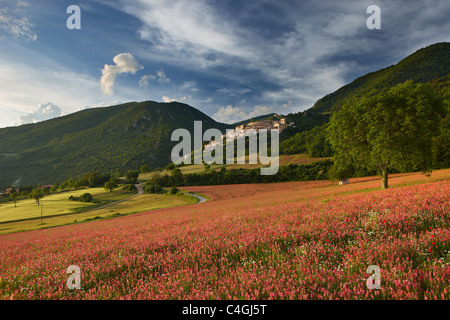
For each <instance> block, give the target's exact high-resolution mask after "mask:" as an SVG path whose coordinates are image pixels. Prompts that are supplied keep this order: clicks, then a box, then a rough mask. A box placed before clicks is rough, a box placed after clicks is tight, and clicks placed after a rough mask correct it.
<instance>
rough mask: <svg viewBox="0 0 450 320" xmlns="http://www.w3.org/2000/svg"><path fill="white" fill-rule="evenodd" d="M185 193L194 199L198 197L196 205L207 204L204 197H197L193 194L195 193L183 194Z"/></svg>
mask: <svg viewBox="0 0 450 320" xmlns="http://www.w3.org/2000/svg"><path fill="white" fill-rule="evenodd" d="M183 193H184V194H187V195H190V196H193V197H196V198H197V199H198V202H197V203H194V204H198V203H203V202H206V198H204V197H202V196H199V195H196V194H193V193H190V192H183Z"/></svg>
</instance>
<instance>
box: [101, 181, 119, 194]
mask: <svg viewBox="0 0 450 320" xmlns="http://www.w3.org/2000/svg"><path fill="white" fill-rule="evenodd" d="M104 188H105V190H107V191H108V190H109V192H112V191H113V190H114V188H117V183H116V182H115V181H108V182H105V186H104Z"/></svg>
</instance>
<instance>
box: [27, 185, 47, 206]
mask: <svg viewBox="0 0 450 320" xmlns="http://www.w3.org/2000/svg"><path fill="white" fill-rule="evenodd" d="M28 197H29V198H31V199H34V200H36V203H37V205H39V201H40V200H41V199H42V198H43V197H44V192H42V190H39V189H34V190H33V191H31V193H30V194H29V195H28Z"/></svg>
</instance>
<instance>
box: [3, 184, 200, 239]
mask: <svg viewBox="0 0 450 320" xmlns="http://www.w3.org/2000/svg"><path fill="white" fill-rule="evenodd" d="M86 192H89V193H91V194H92V196H93V197H94V199H95V201H97V202H98V203H94V204H93V203H85V202H79V201H70V200H69V199H68V198H69V196H71V195H73V196H74V197H79V196H81V195H82V194H83V193H86ZM133 196H134V197H133ZM131 197H133V198H131ZM127 198H131V199H128V200H126V201H123V202H119V203H115V202H117V201H121V200H125V199H127ZM195 202H197V199H196V198H194V197H192V196H185V195H183V196H180V195H177V196H174V195H169V194H156V195H154V194H141V195H139V196H137V194H136V192H129V191H125V190H122V189H117V190H115V191H113V192H105V189H103V188H87V189H80V190H71V191H67V192H61V193H56V194H50V195H47V196H45V197H44V198H43V199H41V204H42V208H41V206H37V204H36V202H35V201H34V200H32V199H23V200H19V201H17V204H16V206H14V203H13V202H12V201H10V202H6V203H2V204H0V234H5V233H13V232H18V231H28V230H36V229H42V228H50V227H56V226H61V225H66V224H74V223H80V222H86V221H92V220H98V219H103V218H114V217H118V216H123V215H128V214H132V213H136V212H142V211H148V210H154V209H159V208H167V207H175V206H181V205H186V204H192V203H195ZM114 203H115V204H114ZM105 205H108V206H107V207H105V208H103V206H105ZM41 209H42V222H41Z"/></svg>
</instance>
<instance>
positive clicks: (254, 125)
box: [205, 118, 293, 150]
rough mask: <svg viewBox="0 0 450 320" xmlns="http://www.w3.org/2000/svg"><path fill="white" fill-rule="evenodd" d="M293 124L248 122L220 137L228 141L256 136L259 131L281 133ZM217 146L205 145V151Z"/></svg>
mask: <svg viewBox="0 0 450 320" xmlns="http://www.w3.org/2000/svg"><path fill="white" fill-rule="evenodd" d="M292 125H293V123H289V124H288V123H286V119H285V118H282V119H280V120H262V121H256V122H250V123H247V124H241V125H239V126H237V127H236V128H235V129H234V130H230V131H228V132H227V133H226V134H223V135H222V137H221V138H222V139H223V138H225V137H226V138H227V139H230V140H233V139H239V138H241V137H244V136H245V135H248V134H249V133H250V134H251V133H253V134H257V132H258V131H259V130H261V129H266V130H267V131H269V130H278V133H281V132H283V131H284V129H286V128H287V127H289V126H292ZM217 144H219V141H211V142H209V143H208V144H206V145H205V150H210V149H211V150H212V149H214V147H215V146H216V145H217Z"/></svg>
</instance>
